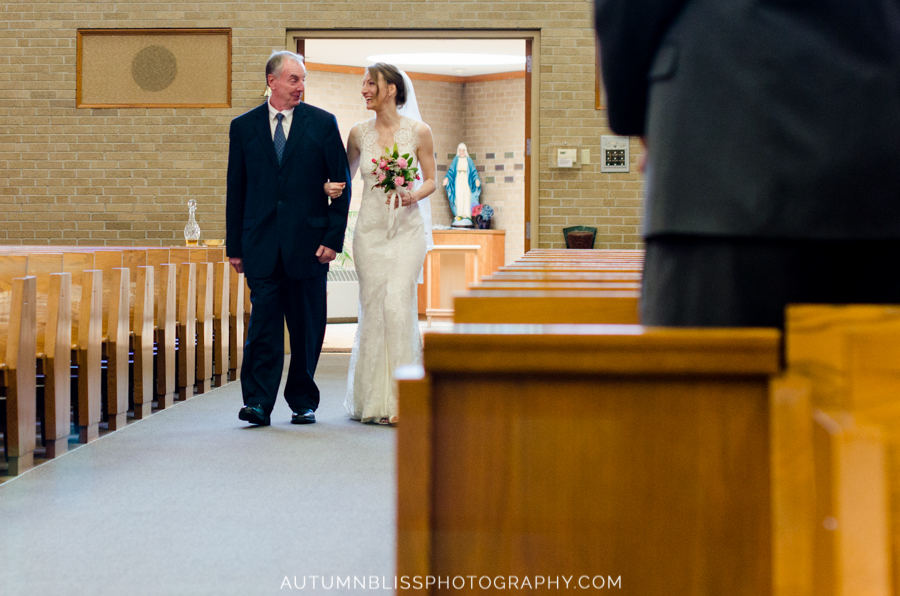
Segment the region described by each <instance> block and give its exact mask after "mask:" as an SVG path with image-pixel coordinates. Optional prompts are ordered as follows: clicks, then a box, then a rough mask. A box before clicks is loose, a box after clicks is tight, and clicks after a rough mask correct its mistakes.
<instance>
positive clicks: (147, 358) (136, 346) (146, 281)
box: [131, 265, 155, 420]
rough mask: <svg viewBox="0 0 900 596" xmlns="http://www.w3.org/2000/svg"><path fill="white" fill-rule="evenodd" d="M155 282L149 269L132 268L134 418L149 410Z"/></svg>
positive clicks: (150, 408) (141, 417) (150, 402)
mask: <svg viewBox="0 0 900 596" xmlns="http://www.w3.org/2000/svg"><path fill="white" fill-rule="evenodd" d="M154 292H155V279H154V270H153V267H148V266H143V265H141V266H138V267H136V268H135V295H134V308H133V309H132V312H133V317H132V342H131V343H132V352H133V353H134V366H133V368H132V371H133V372H132V377H133V379H134V417H135V419H136V420H141V419H143V418H146V417H147V416H149V415H150V414H151V413H152V408H153V312H154V308H153V305H154Z"/></svg>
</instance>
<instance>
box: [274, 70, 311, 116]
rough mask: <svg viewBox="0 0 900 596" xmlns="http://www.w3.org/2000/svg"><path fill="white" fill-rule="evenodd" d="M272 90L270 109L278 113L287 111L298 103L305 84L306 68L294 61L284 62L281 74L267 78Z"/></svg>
mask: <svg viewBox="0 0 900 596" xmlns="http://www.w3.org/2000/svg"><path fill="white" fill-rule="evenodd" d="M268 82H269V88H270V89H271V90H272V107H273V108H275V109H276V110H278V111H282V110H288V109H290V108H293V107H296V106H297V105H298V104H299V103H300V96H301V95H302V94H303V89H304V84H305V82H306V68H305V67H304V66H303V65H302V64H300V63H299V62H296V61H294V60H285V61H284V62H283V63H282V65H281V74H280V75H279V76H278V77H276V76H275V75H274V74H270V75H269V77H268Z"/></svg>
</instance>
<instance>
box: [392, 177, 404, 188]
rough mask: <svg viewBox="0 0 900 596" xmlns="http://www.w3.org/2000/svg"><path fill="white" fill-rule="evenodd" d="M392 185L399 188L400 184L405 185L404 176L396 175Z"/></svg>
mask: <svg viewBox="0 0 900 596" xmlns="http://www.w3.org/2000/svg"><path fill="white" fill-rule="evenodd" d="M394 186H396V187H397V188H400V187H401V186H406V178H404V177H403V176H397V177H396V178H394Z"/></svg>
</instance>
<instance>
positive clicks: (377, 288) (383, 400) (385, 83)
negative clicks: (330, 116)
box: [344, 63, 436, 424]
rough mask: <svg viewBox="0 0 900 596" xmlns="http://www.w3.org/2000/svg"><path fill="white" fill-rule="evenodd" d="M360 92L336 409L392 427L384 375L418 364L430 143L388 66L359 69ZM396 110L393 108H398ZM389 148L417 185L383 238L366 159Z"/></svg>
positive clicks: (379, 199)
mask: <svg viewBox="0 0 900 596" xmlns="http://www.w3.org/2000/svg"><path fill="white" fill-rule="evenodd" d="M362 95H363V98H364V99H365V101H366V108H368V109H370V110H372V111H374V112H375V117H374V118H372V119H371V120H368V121H366V122H362V123H359V124H357V125H356V126H354V127H353V128H352V129H351V130H350V135H349V138H348V140H347V157H348V159H349V160H350V168H351V171H352V173H353V174H355V173H356V169H357V168H359V167H362V179H363V184H364V190H363V196H362V204H361V205H360V208H359V216H358V218H357V220H356V228H355V229H354V232H353V261H354V263H355V265H356V272H357V274H358V276H359V327H358V329H357V332H356V339H355V340H354V342H353V352H352V354H351V356H350V372H349V375H348V380H347V396H346V399H345V401H344V406H345V407H346V409H347V412H348V413H349V414H350V417H351V418H353V419H354V420H360V421H362V422H374V423H377V424H394V423H396V422H397V418H398V412H397V395H396V389H395V388H394V384H393V380H392V373H393V371H394V369H396V368H397V367H398V366H402V365H404V364H417V363H421V361H422V338H421V336H420V335H419V324H418V320H419V317H418V308H417V305H416V295H417V294H416V292H417V282H418V280H419V277H420V275H421V271H422V265H423V263H424V262H425V253H426V251H427V250H429V249H430V248H431V246H433V243H432V241H431V209H430V206H429V204H428V196H429V195H430V194H432V193H433V192H434V191H435V188H436V184H435V162H434V139H433V137H432V134H431V129H430V128H429V127H428V125H427V124H425V123H424V122H422V121H421V117H420V116H419V113H418V112H419V111H418V106H417V104H416V100H415V93H414V91H413V88H412V82H411V81H410V80H409V77H408V76H406V73H403V72H401V71H399V70H398V69H397V68H396V67H394V66H392V65H390V64H384V63H378V64H374V65H372V66H370V67H368V68H367V69H366V74H365V77H364V78H363V88H362ZM398 108H399V110H398ZM394 143H396V144H397V146H398V148H399V151H400V155H404V154H406V153H409V154H410V156H411V157H414V158H415V161H414V162H413V165H414V166H417V167H418V168H419V175H420V176H421V178H422V180H421V181H420V182H419V183H418V184H417V185H414V186H413V188H412V189H411V190H404V191H401V192H400V199H401V203H402V205H400V206H397V205H396V203H395V206H396V211H395V216H396V220H397V221H396V222H395V223H394V226H393V228H392V231H391V233H390V234H389V233H388V226H389V212H390V210H391V207H390V206H389V205H388V198H387V195H386V194H385V193H384V191H383V190H382V189H380V188H372V187H373V185H375V184H376V183H377V182H378V180H377V178H376V176H375V174H373V173H372V169H373V165H374V164H373V163H372V160H373V159H376V160H377V159H379V158H380V156H381V155H382V154H383V153H384V149H385V148H386V147H391V148H393V146H394Z"/></svg>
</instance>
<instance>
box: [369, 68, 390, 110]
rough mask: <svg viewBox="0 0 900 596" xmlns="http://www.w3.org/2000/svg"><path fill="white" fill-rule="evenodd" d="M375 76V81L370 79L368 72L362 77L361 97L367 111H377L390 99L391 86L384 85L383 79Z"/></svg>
mask: <svg viewBox="0 0 900 596" xmlns="http://www.w3.org/2000/svg"><path fill="white" fill-rule="evenodd" d="M376 76H378V80H377V81H376V80H375V79H373V78H372V75H370V74H369V71H366V74H365V76H364V77H363V84H362V96H363V99H365V100H366V109H369V110H377V109H378V108H379V107H381V106H382V105H384V104H385V103H387V102H389V101H390V98H391V88H392V87H393V85H385V83H384V78H383V77H381V75H380V74H378V75H376Z"/></svg>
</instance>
